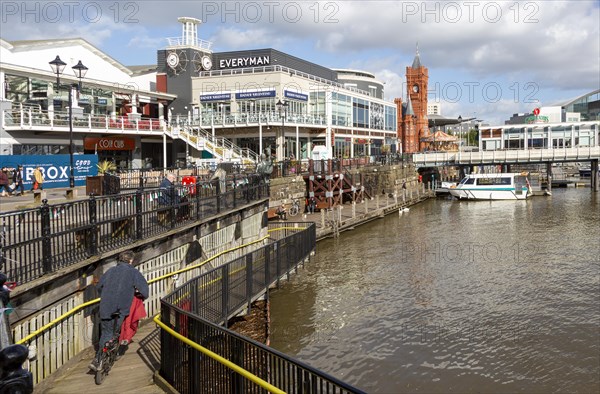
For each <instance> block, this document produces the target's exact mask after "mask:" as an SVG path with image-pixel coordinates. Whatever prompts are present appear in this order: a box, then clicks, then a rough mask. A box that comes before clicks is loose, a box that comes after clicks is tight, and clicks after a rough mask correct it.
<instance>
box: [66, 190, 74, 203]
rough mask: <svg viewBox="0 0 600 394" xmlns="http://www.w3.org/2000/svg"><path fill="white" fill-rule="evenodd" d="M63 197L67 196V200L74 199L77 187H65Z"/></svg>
mask: <svg viewBox="0 0 600 394" xmlns="http://www.w3.org/2000/svg"><path fill="white" fill-rule="evenodd" d="M65 197H66V198H67V200H73V199H75V198H76V197H77V189H67V192H66V194H65Z"/></svg>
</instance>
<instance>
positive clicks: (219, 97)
mask: <svg viewBox="0 0 600 394" xmlns="http://www.w3.org/2000/svg"><path fill="white" fill-rule="evenodd" d="M223 100H231V93H215V94H202V95H200V101H201V102H206V101H223Z"/></svg>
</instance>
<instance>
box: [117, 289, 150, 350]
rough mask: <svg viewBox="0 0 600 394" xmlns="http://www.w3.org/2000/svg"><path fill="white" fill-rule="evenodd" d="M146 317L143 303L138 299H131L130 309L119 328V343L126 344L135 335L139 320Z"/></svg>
mask: <svg viewBox="0 0 600 394" xmlns="http://www.w3.org/2000/svg"><path fill="white" fill-rule="evenodd" d="M146 316H147V313H146V308H144V301H142V299H141V298H139V297H133V302H132V303H131V309H129V316H127V317H126V318H125V320H123V325H122V326H121V335H120V336H119V342H121V341H124V340H126V341H127V342H128V343H129V342H131V339H132V338H133V336H134V335H135V333H136V332H137V329H138V324H139V322H140V320H141V319H143V318H144V317H146Z"/></svg>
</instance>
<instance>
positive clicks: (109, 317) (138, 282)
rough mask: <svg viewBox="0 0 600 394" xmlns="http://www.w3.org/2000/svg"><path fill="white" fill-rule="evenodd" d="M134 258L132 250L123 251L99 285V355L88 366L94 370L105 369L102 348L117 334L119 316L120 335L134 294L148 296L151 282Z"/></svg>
mask: <svg viewBox="0 0 600 394" xmlns="http://www.w3.org/2000/svg"><path fill="white" fill-rule="evenodd" d="M134 259H135V254H134V252H133V251H131V250H126V251H124V252H121V253H120V254H119V258H118V260H119V261H118V263H117V265H116V266H114V267H112V268H110V269H109V270H108V271H106V273H105V274H104V275H102V278H100V281H99V282H98V285H97V286H96V288H97V289H98V293H99V294H100V297H101V298H100V308H99V309H100V311H99V317H100V341H99V343H98V352H97V353H96V357H95V358H94V359H93V360H92V362H91V364H90V366H89V367H90V369H91V370H93V371H99V370H100V369H102V364H101V361H100V360H101V357H102V349H103V347H104V345H105V344H106V343H107V342H108V341H110V340H111V339H112V338H113V336H114V330H113V324H114V319H116V320H117V321H116V324H117V325H116V327H118V330H119V331H118V332H117V336H118V334H119V332H120V328H121V325H122V323H123V320H125V318H126V317H127V316H128V315H129V313H130V309H131V304H132V302H133V297H134V295H136V293H138V294H139V297H140V298H142V299H146V298H148V293H149V289H148V282H147V281H146V279H145V278H144V277H143V276H142V274H141V273H140V271H138V270H137V269H135V268H134V267H133V262H134Z"/></svg>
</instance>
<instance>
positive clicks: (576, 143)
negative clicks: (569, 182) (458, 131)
mask: <svg viewBox="0 0 600 394" xmlns="http://www.w3.org/2000/svg"><path fill="white" fill-rule="evenodd" d="M479 131H480V136H479V145H480V149H483V150H498V149H536V148H539V149H549V148H571V147H585V146H598V145H600V142H599V141H600V89H599V90H595V91H593V92H591V93H587V94H585V95H583V96H580V97H577V98H575V99H572V100H568V101H566V102H563V103H559V104H557V105H552V106H545V107H539V108H535V109H533V110H532V112H531V113H524V114H514V115H513V116H511V118H510V119H509V120H507V121H506V122H505V125H503V126H485V127H480V129H479Z"/></svg>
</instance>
